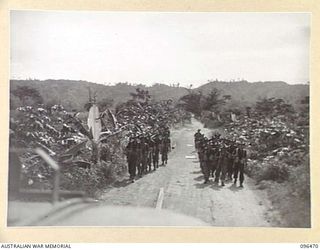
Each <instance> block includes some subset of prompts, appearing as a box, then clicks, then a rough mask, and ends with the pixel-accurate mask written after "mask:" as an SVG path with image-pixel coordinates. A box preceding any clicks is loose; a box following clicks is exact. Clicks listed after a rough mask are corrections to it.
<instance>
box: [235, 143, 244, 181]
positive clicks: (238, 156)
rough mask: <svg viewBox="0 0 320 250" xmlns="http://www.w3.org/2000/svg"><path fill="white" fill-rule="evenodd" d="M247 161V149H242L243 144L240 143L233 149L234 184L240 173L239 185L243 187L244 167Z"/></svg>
mask: <svg viewBox="0 0 320 250" xmlns="http://www.w3.org/2000/svg"><path fill="white" fill-rule="evenodd" d="M246 163H247V151H246V150H245V149H244V144H243V143H240V144H239V147H238V148H237V149H236V150H235V169H234V184H237V180H238V175H240V176H239V177H240V187H243V181H244V167H245V165H246Z"/></svg>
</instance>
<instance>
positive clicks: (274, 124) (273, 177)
mask: <svg viewBox="0 0 320 250" xmlns="http://www.w3.org/2000/svg"><path fill="white" fill-rule="evenodd" d="M213 124H214V123H213ZM208 125H209V126H210V125H211V124H207V126H208ZM220 130H223V136H224V137H226V138H228V139H231V140H241V141H244V142H245V143H246V145H247V146H246V147H247V150H248V153H249V159H248V163H247V167H246V170H245V171H246V174H247V175H248V176H250V177H251V178H253V179H254V180H256V184H257V185H258V188H259V189H264V190H266V191H267V192H268V196H269V199H270V200H271V202H272V206H273V208H274V209H276V210H278V211H279V212H280V214H281V217H282V218H281V220H280V221H277V222H276V223H277V224H279V226H281V227H310V169H309V127H308V126H307V125H306V124H297V123H295V124H294V123H288V122H286V121H285V120H284V117H283V116H275V117H272V118H261V117H259V119H258V118H248V117H243V118H239V119H238V121H236V122H232V123H228V124H224V125H223V126H221V127H220Z"/></svg>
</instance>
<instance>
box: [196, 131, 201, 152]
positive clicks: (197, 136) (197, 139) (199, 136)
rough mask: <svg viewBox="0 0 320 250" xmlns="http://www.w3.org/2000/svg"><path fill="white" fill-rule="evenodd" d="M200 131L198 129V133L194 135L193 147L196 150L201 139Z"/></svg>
mask: <svg viewBox="0 0 320 250" xmlns="http://www.w3.org/2000/svg"><path fill="white" fill-rule="evenodd" d="M200 131H201V130H200V129H198V131H197V132H196V133H195V134H194V146H195V148H196V150H198V146H199V142H200V139H201V137H202V134H201V132H200Z"/></svg>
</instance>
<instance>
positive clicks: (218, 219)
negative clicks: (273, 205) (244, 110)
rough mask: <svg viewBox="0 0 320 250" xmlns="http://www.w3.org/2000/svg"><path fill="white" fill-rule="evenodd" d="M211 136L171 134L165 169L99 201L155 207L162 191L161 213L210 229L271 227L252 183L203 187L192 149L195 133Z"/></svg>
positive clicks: (190, 128)
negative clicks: (201, 223) (183, 217)
mask: <svg viewBox="0 0 320 250" xmlns="http://www.w3.org/2000/svg"><path fill="white" fill-rule="evenodd" d="M198 128H201V129H202V132H205V133H211V131H209V130H207V129H204V128H203V126H202V124H201V123H200V122H198V121H195V120H193V123H192V124H189V125H187V126H186V127H184V128H181V129H179V130H175V131H172V141H173V143H174V144H176V147H175V149H173V151H172V152H171V153H170V155H169V161H168V165H167V166H165V167H160V168H159V169H157V170H156V171H153V172H151V173H149V174H147V175H145V176H144V177H143V178H141V179H138V180H137V181H136V182H135V183H129V182H127V181H124V182H121V183H118V184H117V185H115V187H113V188H110V189H106V190H104V191H103V192H102V194H101V196H100V199H101V200H104V201H105V202H107V203H108V204H110V205H111V204H112V205H124V206H125V205H130V206H139V207H156V203H157V199H158V195H159V190H160V189H161V188H163V191H164V192H163V204H162V208H163V209H168V210H172V211H175V212H178V213H181V214H185V215H190V216H192V217H196V218H199V219H201V220H203V221H204V222H206V223H208V224H210V225H213V226H241V227H250V226H254V227H270V226H272V225H271V224H270V223H269V222H268V220H267V218H266V217H267V212H268V211H267V210H268V209H267V201H266V199H265V198H264V197H265V196H264V195H263V193H261V191H260V190H257V189H256V188H255V186H254V184H253V181H252V180H250V179H249V178H247V177H246V180H245V183H244V188H239V187H236V186H234V185H233V184H232V183H231V182H230V183H227V184H226V186H224V187H220V186H218V185H216V184H214V183H213V181H212V178H211V180H210V182H209V183H208V184H203V177H202V174H201V171H200V167H199V163H198V160H197V158H194V159H189V158H186V156H196V153H195V151H194V146H193V135H194V133H195V131H196V129H198Z"/></svg>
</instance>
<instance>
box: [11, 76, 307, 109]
mask: <svg viewBox="0 0 320 250" xmlns="http://www.w3.org/2000/svg"><path fill="white" fill-rule="evenodd" d="M17 86H29V87H33V88H35V89H37V90H38V91H39V92H40V94H41V96H42V97H43V99H44V101H45V103H52V104H56V103H61V104H62V105H64V106H65V107H66V108H68V109H71V108H74V109H78V110H81V109H83V106H84V105H85V103H87V102H88V96H89V90H88V89H89V87H90V88H91V92H96V93H97V98H98V100H101V99H103V98H109V99H113V100H114V103H115V104H117V103H119V102H124V101H126V100H128V99H130V98H131V96H130V92H135V89H136V88H137V87H139V88H143V89H147V90H148V91H149V93H150V95H151V97H152V98H153V99H155V100H165V99H173V100H178V99H179V98H180V97H182V96H184V95H186V94H187V93H188V89H186V88H184V87H172V86H168V85H165V84H155V85H153V86H152V87H145V86H143V85H137V86H133V85H130V84H127V83H119V84H117V85H114V86H107V85H102V84H96V83H92V82H87V81H73V80H45V81H40V80H10V89H11V90H14V89H15V88H16V87H17ZM213 88H217V89H219V90H220V91H221V93H222V95H231V97H232V102H233V103H234V104H235V105H239V106H245V105H254V103H255V102H256V101H257V100H258V99H261V98H264V97H276V98H283V99H284V100H286V101H288V102H290V103H292V104H296V103H299V102H300V100H301V99H303V98H304V97H305V96H309V85H289V84H287V83H285V82H253V83H250V82H246V81H240V82H221V81H214V82H209V83H206V84H204V85H202V86H200V87H198V88H196V89H193V91H201V92H202V93H203V94H207V93H209V92H210V91H211V90H212V89H213Z"/></svg>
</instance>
